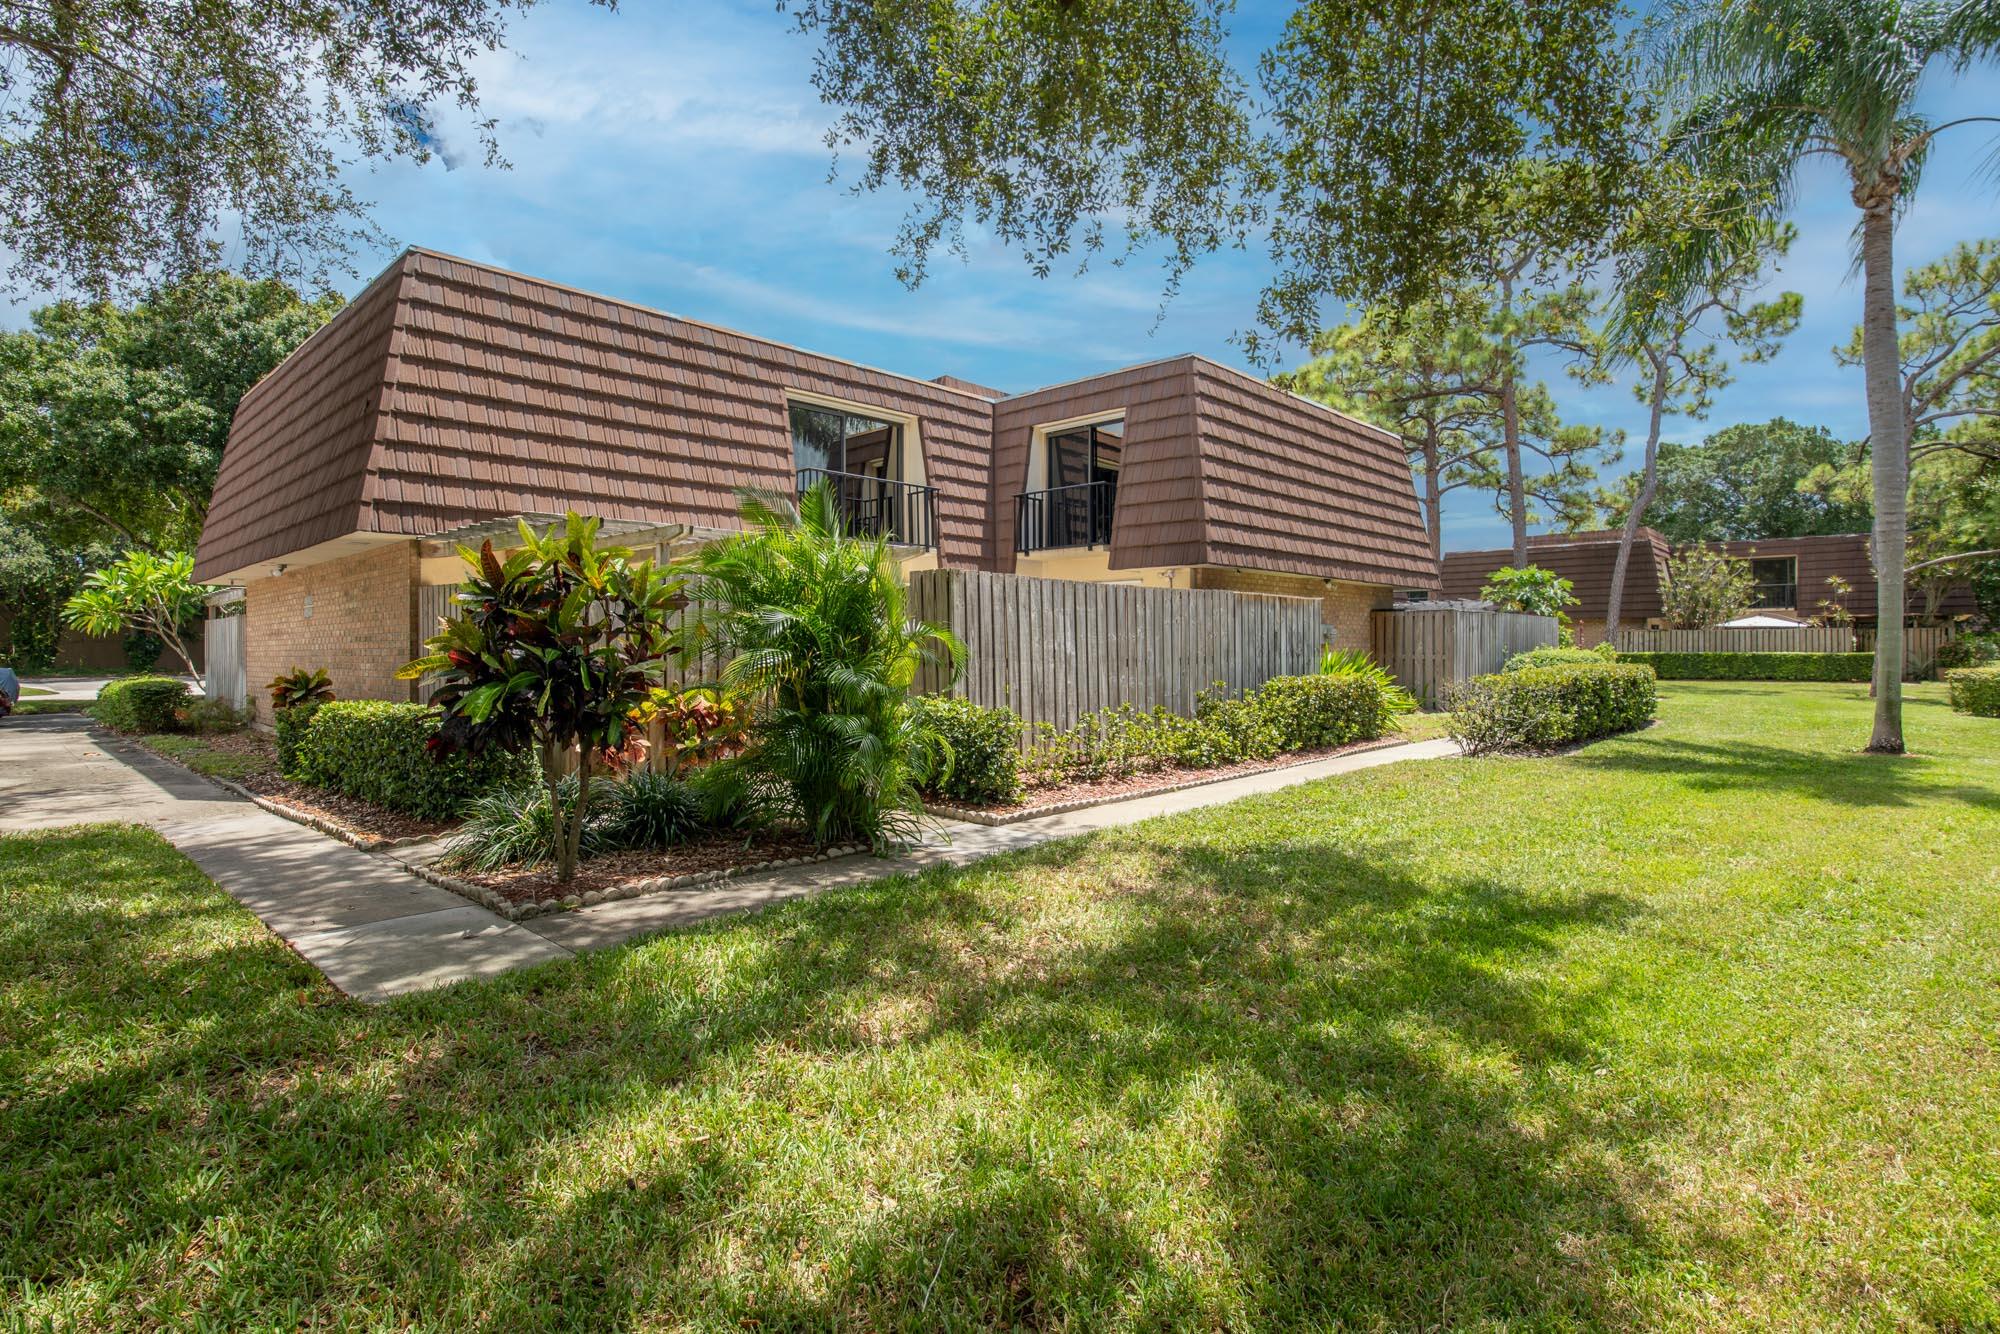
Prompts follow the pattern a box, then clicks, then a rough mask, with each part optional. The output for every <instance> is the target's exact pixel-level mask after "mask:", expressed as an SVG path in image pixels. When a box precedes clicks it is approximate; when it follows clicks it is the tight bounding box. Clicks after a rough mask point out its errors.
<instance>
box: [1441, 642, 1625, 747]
mask: <svg viewBox="0 0 2000 1334" xmlns="http://www.w3.org/2000/svg"><path fill="white" fill-rule="evenodd" d="M1656 681H1657V678H1656V677H1655V676H1654V675H1653V669H1652V668H1651V667H1648V666H1646V665H1644V664H1642V663H1631V662H1606V663H1595V664H1587V663H1571V664H1568V665H1564V666H1558V667H1528V668H1523V669H1522V670H1520V671H1518V672H1499V673H1496V674H1494V675H1492V676H1479V677H1474V678H1473V679H1472V680H1470V681H1467V682H1465V683H1464V684H1463V685H1461V686H1459V687H1457V688H1456V689H1455V690H1453V691H1452V692H1451V695H1450V700H1449V703H1450V705H1451V721H1450V722H1449V723H1448V724H1447V726H1448V729H1449V731H1450V733H1451V737H1452V740H1454V741H1456V742H1458V744H1459V745H1460V746H1462V747H1464V748H1465V751H1466V753H1468V754H1473V755H1477V754H1480V753H1481V752H1484V751H1494V750H1546V749H1549V748H1551V747H1555V746H1566V745H1569V744H1571V743H1573V742H1577V741H1589V740H1591V739H1592V738H1594V737H1601V736H1610V735H1611V734H1613V733H1614V732H1629V731H1631V730H1633V729H1634V728H1637V727H1643V726H1645V725H1646V724H1647V723H1648V722H1650V721H1651V720H1652V717H1653V708H1654V705H1655V703H1656V696H1657V694H1658V692H1657V690H1656V689H1655V685H1656Z"/></svg>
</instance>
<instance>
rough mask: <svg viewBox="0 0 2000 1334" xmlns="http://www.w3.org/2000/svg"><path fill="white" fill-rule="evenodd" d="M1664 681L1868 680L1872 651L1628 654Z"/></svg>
mask: <svg viewBox="0 0 2000 1334" xmlns="http://www.w3.org/2000/svg"><path fill="white" fill-rule="evenodd" d="M1618 661H1620V662H1630V663H1638V664H1641V665H1643V666H1646V667H1651V668H1652V669H1653V671H1654V673H1655V674H1656V675H1658V676H1659V678H1660V679H1661V680H1662V681H1866V680H1867V679H1868V678H1869V677H1870V675H1872V674H1873V672H1874V670H1875V655H1874V654H1872V653H1624V654H1620V655H1619V658H1618Z"/></svg>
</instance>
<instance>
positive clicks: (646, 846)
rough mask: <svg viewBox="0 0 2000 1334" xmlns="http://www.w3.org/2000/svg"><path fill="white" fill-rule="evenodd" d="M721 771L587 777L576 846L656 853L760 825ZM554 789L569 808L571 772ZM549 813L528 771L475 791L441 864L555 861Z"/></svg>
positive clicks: (484, 867)
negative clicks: (715, 833) (698, 838)
mask: <svg viewBox="0 0 2000 1334" xmlns="http://www.w3.org/2000/svg"><path fill="white" fill-rule="evenodd" d="M728 773H729V771H728V770H727V769H726V768H725V767H723V766H711V767H708V768H702V769H692V770H687V771H684V772H683V773H676V774H665V773H658V772H653V771H647V770H634V771H632V772H629V773H626V774H625V775H623V776H622V777H611V776H604V777H600V778H597V779H594V780H593V781H592V783H591V785H590V808H589V810H587V811H586V812H585V815H584V825H583V834H582V845H581V851H582V852H583V854H584V855H585V856H590V857H595V856H599V855H601V854H603V853H607V852H632V851H651V852H658V851H661V850H664V849H666V848H671V847H675V846H678V845H679V844H682V843H685V842H687V841H688V840H689V839H691V838H694V837H696V836H697V835H699V834H701V833H703V832H705V831H707V830H711V829H720V830H744V829H748V828H751V827H754V826H756V825H758V824H760V823H761V821H760V820H758V819H757V818H756V816H755V813H754V812H752V811H751V810H749V809H748V808H746V807H745V806H744V805H743V804H742V803H741V802H740V801H739V800H737V799H736V794H735V793H734V792H733V791H731V790H730V788H731V784H730V783H729V782H728V781H727V778H728ZM556 789H557V796H558V799H559V800H560V801H561V802H562V808H563V810H564V812H565V813H566V814H570V813H574V812H575V810H576V799H577V790H578V784H577V780H576V778H575V777H574V776H573V775H572V776H570V777H567V778H564V779H563V780H562V781H561V782H560V783H558V784H557V785H556ZM553 811H554V807H553V806H552V805H551V803H550V801H549V788H548V784H547V783H546V782H544V781H542V779H541V778H540V777H539V776H536V775H532V774H531V775H526V776H522V777H519V778H517V779H516V780H515V781H513V782H509V783H506V784H503V785H502V786H500V787H497V788H494V789H493V790H492V791H490V792H484V793H481V794H480V795H479V796H477V797H474V798H473V799H472V801H470V802H469V803H467V805H466V807H465V810H464V815H465V823H464V824H463V825H461V826H460V827H459V830H458V833H457V835H456V836H455V837H454V838H453V839H452V840H451V844H450V846H449V847H448V848H446V850H445V858H444V864H445V865H446V866H448V867H451V868H452V869H455V870H467V871H501V870H506V869H508V868H512V867H520V868H529V869H532V868H534V867H538V866H547V865H548V864H550V863H551V862H553V861H554V860H555V831H556V822H555V819H554V816H553V813H552V812H553Z"/></svg>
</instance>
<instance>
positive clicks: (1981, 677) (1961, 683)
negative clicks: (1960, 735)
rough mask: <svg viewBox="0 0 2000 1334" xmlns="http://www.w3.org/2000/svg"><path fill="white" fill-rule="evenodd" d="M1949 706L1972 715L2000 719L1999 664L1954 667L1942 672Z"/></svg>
mask: <svg viewBox="0 0 2000 1334" xmlns="http://www.w3.org/2000/svg"><path fill="white" fill-rule="evenodd" d="M1944 686H1945V694H1946V697H1947V698H1949V699H1950V700H1951V707H1952V708H1954V709H1957V710H1958V711H1959V712H1960V713H1969V714H1971V715H1973V716H1974V717H1975V718H2000V667H1958V668H1954V669H1953V670H1951V671H1948V672H1946V673H1945V674H1944Z"/></svg>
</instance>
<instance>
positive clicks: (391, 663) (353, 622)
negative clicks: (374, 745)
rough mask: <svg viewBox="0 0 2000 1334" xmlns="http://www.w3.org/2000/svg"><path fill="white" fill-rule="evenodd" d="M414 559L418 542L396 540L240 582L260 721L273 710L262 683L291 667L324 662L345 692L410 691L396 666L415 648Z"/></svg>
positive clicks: (247, 660) (383, 694)
mask: <svg viewBox="0 0 2000 1334" xmlns="http://www.w3.org/2000/svg"><path fill="white" fill-rule="evenodd" d="M417 560H418V557H417V544H416V543H415V542H397V543H395V544H393V545H386V546H383V547H381V548H379V549H377V550H374V551H368V552H364V553H362V554H360V555H357V556H347V557H344V558H342V559H339V560H330V561H326V562H324V563H323V564H319V565H309V566H306V567H305V568H304V569H298V570H287V571H286V572H285V573H284V574H283V575H280V576H279V577H277V578H275V579H253V580H250V581H249V582H247V583H246V584H245V585H244V587H243V603H244V611H243V614H244V616H245V617H247V618H248V623H247V624H246V625H245V626H244V627H243V631H244V670H245V675H246V676H247V677H248V680H249V686H250V691H249V695H250V703H251V704H252V705H254V706H255V708H256V710H257V715H258V719H259V721H262V722H269V721H270V717H271V701H270V697H269V695H268V694H267V693H266V692H265V690H264V685H265V683H266V682H267V681H269V680H270V679H271V678H272V677H274V676H276V675H278V674H279V673H280V672H287V671H290V670H291V669H292V668H294V667H307V668H312V667H324V668H325V669H326V670H327V674H328V675H329V676H331V677H332V678H333V691H334V694H336V695H338V696H339V697H340V698H342V699H393V700H409V699H413V698H415V696H414V694H413V693H412V686H411V683H410V682H408V681H398V680H397V679H396V678H395V672H396V669H397V668H398V667H400V666H402V665H403V664H404V663H406V662H408V661H409V660H410V659H411V658H412V657H414V656H415V655H416V651H417V648H418V644H417V639H416V596H417ZM308 597H310V598H311V599H312V604H311V615H310V616H308V615H307V604H306V599H307V598H308Z"/></svg>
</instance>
